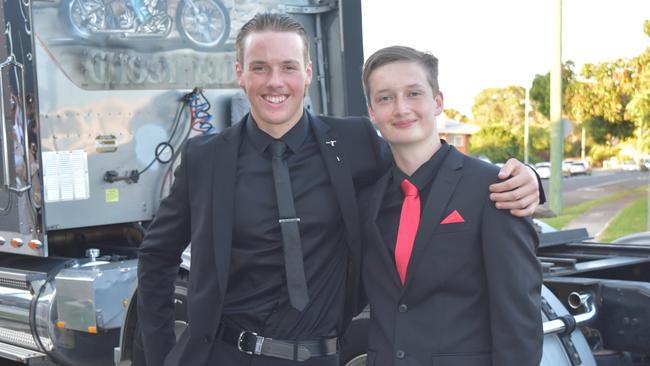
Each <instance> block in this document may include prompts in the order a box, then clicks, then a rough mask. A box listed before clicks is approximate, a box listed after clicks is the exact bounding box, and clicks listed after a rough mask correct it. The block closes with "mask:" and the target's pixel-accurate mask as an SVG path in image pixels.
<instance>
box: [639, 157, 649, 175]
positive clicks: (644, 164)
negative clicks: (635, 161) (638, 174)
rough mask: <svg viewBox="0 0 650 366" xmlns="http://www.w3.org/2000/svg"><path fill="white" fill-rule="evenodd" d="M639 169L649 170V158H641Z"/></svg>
mask: <svg viewBox="0 0 650 366" xmlns="http://www.w3.org/2000/svg"><path fill="white" fill-rule="evenodd" d="M641 170H643V171H645V172H647V171H648V170H650V159H643V160H641Z"/></svg>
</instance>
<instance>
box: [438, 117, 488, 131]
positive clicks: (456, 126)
mask: <svg viewBox="0 0 650 366" xmlns="http://www.w3.org/2000/svg"><path fill="white" fill-rule="evenodd" d="M437 120H438V133H446V134H449V135H451V134H453V135H473V134H475V133H477V132H478V131H479V130H480V129H481V127H479V126H476V125H472V124H469V123H463V122H459V121H456V120H453V119H451V118H448V117H447V116H446V115H445V114H442V115H441V116H440V117H439V118H438V119H437Z"/></svg>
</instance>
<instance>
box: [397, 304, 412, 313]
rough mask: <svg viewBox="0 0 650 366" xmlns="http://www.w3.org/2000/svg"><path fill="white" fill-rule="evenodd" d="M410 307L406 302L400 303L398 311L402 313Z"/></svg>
mask: <svg viewBox="0 0 650 366" xmlns="http://www.w3.org/2000/svg"><path fill="white" fill-rule="evenodd" d="M408 309H409V307H408V306H406V304H400V306H399V307H397V311H399V312H400V313H405V312H406V311H407V310H408Z"/></svg>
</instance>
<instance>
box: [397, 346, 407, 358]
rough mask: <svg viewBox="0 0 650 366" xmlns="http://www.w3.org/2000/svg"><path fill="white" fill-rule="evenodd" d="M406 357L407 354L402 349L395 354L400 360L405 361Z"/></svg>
mask: <svg viewBox="0 0 650 366" xmlns="http://www.w3.org/2000/svg"><path fill="white" fill-rule="evenodd" d="M405 356H406V354H405V353H404V351H402V350H401V349H398V350H397V352H395V357H397V358H399V359H400V360H401V359H403V358H404V357H405Z"/></svg>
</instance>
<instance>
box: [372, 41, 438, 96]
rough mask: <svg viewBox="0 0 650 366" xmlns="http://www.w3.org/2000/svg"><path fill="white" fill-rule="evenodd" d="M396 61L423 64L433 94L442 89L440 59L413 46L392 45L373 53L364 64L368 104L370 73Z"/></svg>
mask: <svg viewBox="0 0 650 366" xmlns="http://www.w3.org/2000/svg"><path fill="white" fill-rule="evenodd" d="M395 62H415V63H417V64H418V65H420V66H422V68H423V69H424V72H425V73H426V74H427V81H428V82H429V85H430V86H431V89H432V90H433V94H436V93H438V92H439V91H440V87H439V86H438V59H437V58H436V57H435V56H434V55H432V54H430V53H428V52H421V51H418V50H416V49H413V48H411V47H406V46H391V47H386V48H382V49H380V50H379V51H377V52H375V53H373V54H372V55H371V56H370V57H368V59H367V60H366V62H365V64H364V65H363V76H362V78H363V90H364V92H365V94H366V102H367V103H368V105H370V85H369V81H370V75H372V73H373V72H374V71H375V70H377V69H378V68H380V67H381V66H384V65H387V64H392V63H395Z"/></svg>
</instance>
